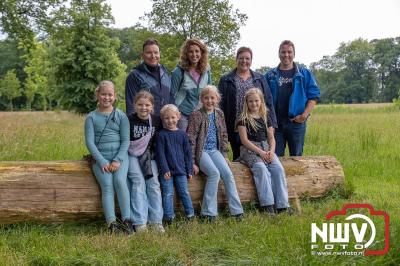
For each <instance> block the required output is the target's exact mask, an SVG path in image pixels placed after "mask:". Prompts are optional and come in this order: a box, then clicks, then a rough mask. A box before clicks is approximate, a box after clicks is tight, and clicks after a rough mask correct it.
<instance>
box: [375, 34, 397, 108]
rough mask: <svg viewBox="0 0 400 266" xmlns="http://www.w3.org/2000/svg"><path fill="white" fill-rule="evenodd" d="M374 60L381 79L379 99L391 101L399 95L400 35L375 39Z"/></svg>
mask: <svg viewBox="0 0 400 266" xmlns="http://www.w3.org/2000/svg"><path fill="white" fill-rule="evenodd" d="M372 43H373V45H374V52H373V60H374V62H375V64H376V70H377V74H378V80H379V91H378V94H379V99H380V100H381V101H384V102H390V101H392V100H393V99H394V98H397V97H398V96H399V94H398V90H399V85H398V84H400V37H398V38H386V39H381V40H373V41H372Z"/></svg>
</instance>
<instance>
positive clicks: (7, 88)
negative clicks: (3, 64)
mask: <svg viewBox="0 0 400 266" xmlns="http://www.w3.org/2000/svg"><path fill="white" fill-rule="evenodd" d="M0 95H2V96H4V97H5V98H7V100H8V102H9V108H10V110H11V111H13V109H14V108H13V102H12V100H13V99H14V98H16V97H18V96H19V95H21V84H20V81H19V80H18V78H17V75H16V74H15V69H13V70H9V71H7V73H6V75H5V76H4V78H3V79H2V80H1V82H0Z"/></svg>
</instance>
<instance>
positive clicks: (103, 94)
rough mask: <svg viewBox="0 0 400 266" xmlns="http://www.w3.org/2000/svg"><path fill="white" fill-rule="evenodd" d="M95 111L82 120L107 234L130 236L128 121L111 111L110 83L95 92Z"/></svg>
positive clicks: (113, 99) (112, 101)
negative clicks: (119, 218)
mask: <svg viewBox="0 0 400 266" xmlns="http://www.w3.org/2000/svg"><path fill="white" fill-rule="evenodd" d="M96 99H97V109H96V110H94V111H92V112H90V113H89V114H88V116H87V117H86V120H85V142H86V147H87V148H88V150H89V152H90V153H91V154H92V156H93V158H94V159H95V160H96V163H94V164H93V165H92V169H93V172H94V175H95V176H96V179H97V182H99V184H100V187H101V193H102V205H103V210H104V215H105V218H106V222H107V224H108V228H109V231H110V233H116V232H118V231H121V230H123V231H124V232H125V233H130V232H132V229H131V228H132V225H131V222H130V220H129V219H130V206H129V204H130V202H129V200H130V197H129V190H128V185H127V173H128V166H129V160H128V147H129V120H128V118H127V117H126V115H125V114H124V113H123V112H122V111H121V110H119V109H114V107H113V104H114V102H115V88H114V84H113V83H112V82H111V81H102V82H100V84H99V86H98V87H97V88H96ZM114 188H115V191H116V193H117V198H118V203H119V207H120V210H121V216H122V222H123V224H122V225H123V226H122V225H118V224H117V222H116V217H115V206H114Z"/></svg>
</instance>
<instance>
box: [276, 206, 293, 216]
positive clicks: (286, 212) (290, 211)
mask: <svg viewBox="0 0 400 266" xmlns="http://www.w3.org/2000/svg"><path fill="white" fill-rule="evenodd" d="M276 213H277V214H281V213H284V214H287V215H292V214H293V210H292V208H290V207H288V208H278V209H276Z"/></svg>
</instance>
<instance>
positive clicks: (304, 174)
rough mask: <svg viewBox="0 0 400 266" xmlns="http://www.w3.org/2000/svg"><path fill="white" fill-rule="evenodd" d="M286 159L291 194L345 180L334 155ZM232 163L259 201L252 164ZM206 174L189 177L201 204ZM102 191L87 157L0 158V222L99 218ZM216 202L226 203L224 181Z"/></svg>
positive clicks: (319, 190)
mask: <svg viewBox="0 0 400 266" xmlns="http://www.w3.org/2000/svg"><path fill="white" fill-rule="evenodd" d="M282 164H283V166H284V168H285V170H286V176H287V182H288V189H289V198H290V199H292V200H293V199H294V200H296V199H297V200H298V196H302V195H307V196H308V197H314V198H317V197H321V196H323V195H324V194H325V193H327V192H328V191H329V190H330V189H332V188H333V187H334V186H336V185H338V184H343V182H344V174H343V170H342V167H341V165H340V164H339V162H337V161H336V159H335V158H334V157H329V156H318V157H289V158H282ZM231 167H232V171H233V173H234V175H235V179H236V185H237V188H238V192H239V197H240V199H241V201H242V202H250V201H253V200H255V201H256V200H257V194H256V190H255V187H254V181H253V178H251V177H252V175H251V172H250V170H249V169H248V168H247V167H245V166H244V165H242V164H240V163H232V165H231ZM205 180H206V178H205V177H203V176H196V177H194V178H193V180H192V181H191V182H190V183H189V190H190V194H191V196H192V200H193V205H194V207H195V208H197V209H199V207H200V203H201V199H202V195H203V188H204V184H205ZM100 197H101V192H100V188H99V186H98V184H97V182H96V180H95V178H94V177H93V176H92V172H91V170H90V168H89V167H88V164H87V162H85V161H47V162H46V161H8V162H5V161H3V162H0V224H11V223H16V222H21V221H37V222H61V221H68V220H88V219H96V218H101V217H102V208H101V199H100ZM218 202H219V203H222V204H223V203H226V197H225V193H224V187H223V184H222V182H220V184H219V191H218ZM295 203H296V202H295ZM297 203H298V202H297ZM297 208H298V206H297Z"/></svg>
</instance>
